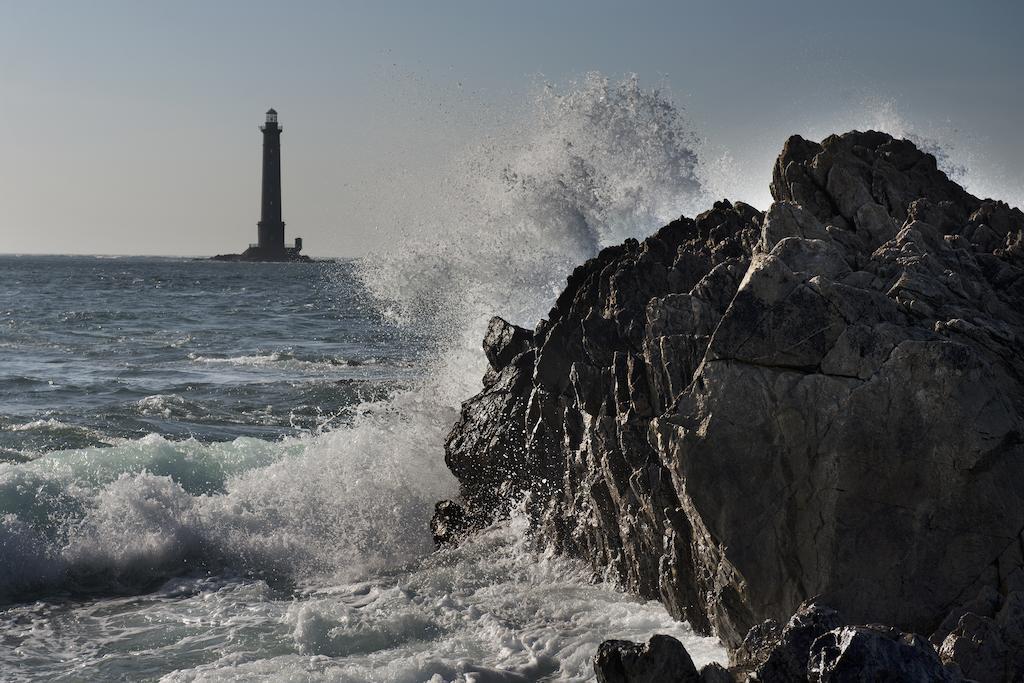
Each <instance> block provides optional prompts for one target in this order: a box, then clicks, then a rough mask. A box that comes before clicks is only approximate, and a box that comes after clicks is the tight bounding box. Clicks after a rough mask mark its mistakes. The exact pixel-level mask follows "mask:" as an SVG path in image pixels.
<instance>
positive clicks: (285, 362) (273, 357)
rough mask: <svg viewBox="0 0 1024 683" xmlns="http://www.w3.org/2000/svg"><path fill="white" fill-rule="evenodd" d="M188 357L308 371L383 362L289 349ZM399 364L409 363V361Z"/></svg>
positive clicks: (240, 364) (194, 361)
mask: <svg viewBox="0 0 1024 683" xmlns="http://www.w3.org/2000/svg"><path fill="white" fill-rule="evenodd" d="M188 358H189V360H190V361H192V362H193V363H204V364H207V365H234V366H239V367H255V368H263V367H275V368H280V369H286V370H297V371H306V372H319V371H323V370H331V369H337V368H358V367H363V366H367V365H379V364H381V363H382V361H381V359H379V358H374V357H368V358H339V357H335V356H322V357H319V358H300V357H298V356H295V355H292V354H291V353H289V352H287V351H274V352H271V353H257V354H250V355H242V356H204V355H201V354H198V353H194V352H193V353H189V354H188ZM399 364H400V365H402V364H404V365H408V364H409V363H399Z"/></svg>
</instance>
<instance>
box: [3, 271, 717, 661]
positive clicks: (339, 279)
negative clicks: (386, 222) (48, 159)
mask: <svg viewBox="0 0 1024 683" xmlns="http://www.w3.org/2000/svg"><path fill="white" fill-rule="evenodd" d="M357 267H358V266H357V264H353V263H351V262H341V263H334V264H330V263H323V264H277V265H275V264H230V263H214V262H206V261H194V260H185V259H152V258H95V257H29V256H24V257H14V256H0V292H2V299H0V321H2V322H0V388H2V389H0V392H2V393H0V605H2V606H0V671H2V672H3V673H2V674H0V678H4V679H8V678H9V679H11V680H15V679H16V680H56V681H95V680H167V681H194V680H240V681H241V680H255V679H261V680H263V679H267V680H297V681H304V680H325V681H428V680H429V681H456V680H459V681H470V680H475V681H533V680H587V679H589V678H590V677H591V676H592V671H591V664H590V662H591V658H592V657H593V654H594V651H595V648H596V646H597V644H598V643H599V642H600V641H601V640H603V639H604V638H607V637H631V638H647V637H648V636H649V635H651V634H652V633H654V632H671V633H675V634H676V635H678V636H680V637H681V638H684V639H685V640H686V642H687V643H688V644H689V645H690V646H691V651H692V653H693V654H694V656H695V659H697V660H698V661H707V660H709V659H713V658H721V656H722V654H723V653H722V651H721V649H720V648H719V646H718V644H717V643H716V642H715V641H713V640H709V639H703V638H698V637H695V636H693V635H692V634H691V633H690V632H689V631H688V629H687V627H686V626H685V625H684V624H680V623H677V622H674V621H673V620H671V619H670V618H669V617H668V615H667V614H666V613H665V611H664V610H663V609H662V608H661V607H660V606H659V605H656V604H641V603H639V602H637V601H636V600H634V599H632V598H630V597H628V596H626V595H624V594H622V593H620V592H618V591H616V590H615V589H614V588H613V587H611V586H608V585H595V584H593V583H592V582H591V577H590V575H589V573H588V572H587V571H585V570H584V569H583V568H582V567H580V566H577V565H575V564H573V563H571V562H567V561H564V560H560V559H555V558H547V557H545V556H544V555H543V553H538V551H537V550H535V549H531V548H528V547H526V545H524V541H523V540H522V539H523V537H524V533H523V529H521V528H519V525H520V523H519V522H518V521H515V520H513V521H512V522H510V523H508V524H506V525H504V526H502V527H500V528H496V529H493V530H491V531H490V532H489V533H487V534H485V535H483V536H482V537H481V538H479V539H476V540H475V541H473V542H472V543H471V544H468V545H467V546H465V547H463V548H460V549H457V550H449V551H445V552H442V553H433V548H432V544H431V541H430V537H429V533H428V530H427V529H428V527H427V525H428V522H429V516H430V514H431V512H432V508H433V504H434V502H435V501H436V500H438V499H440V498H443V497H446V496H450V495H452V494H453V493H454V492H455V482H454V480H453V479H452V478H451V476H450V475H449V474H448V472H447V471H446V470H445V468H444V465H443V458H442V453H443V451H442V449H441V444H442V442H443V438H444V435H445V433H446V432H447V430H448V428H450V426H451V424H452V423H453V422H454V420H455V418H456V407H457V401H453V400H452V399H451V398H450V397H452V396H455V395H456V394H458V393H460V392H463V393H464V392H465V391H466V388H467V387H470V386H472V382H468V381H467V380H466V378H465V377H456V378H454V379H453V380H452V382H451V383H450V384H449V383H442V384H444V386H449V388H448V389H447V390H442V389H440V388H439V386H440V385H439V384H437V382H436V381H433V384H432V383H431V382H432V380H429V377H430V376H431V373H434V374H435V375H437V373H438V372H441V371H439V370H437V368H435V367H433V365H432V358H433V355H432V354H433V350H434V349H437V348H438V339H437V337H436V335H435V337H434V338H432V339H428V338H427V337H425V336H423V335H421V334H419V333H418V332H417V330H418V329H420V328H419V327H418V326H417V325H408V326H406V327H404V328H398V327H396V326H395V325H394V324H392V323H390V322H388V321H387V320H386V319H385V318H384V317H383V316H382V315H381V314H379V313H378V312H377V311H378V310H386V308H387V307H386V306H380V305H379V304H371V303H370V301H369V298H368V296H367V294H366V293H365V291H364V289H363V286H362V284H361V281H362V280H361V279H360V278H359V277H356V270H357ZM478 372H479V368H478V367H477V366H476V365H473V364H471V365H470V367H469V368H468V369H467V370H466V372H465V375H466V376H467V377H468V376H470V375H473V374H476V375H477V376H479V375H478V374H477V373H478ZM475 381H478V380H475Z"/></svg>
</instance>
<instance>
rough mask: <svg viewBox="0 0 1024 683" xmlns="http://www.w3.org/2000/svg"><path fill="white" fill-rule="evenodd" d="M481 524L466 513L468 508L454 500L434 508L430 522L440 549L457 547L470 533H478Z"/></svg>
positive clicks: (444, 501) (432, 532)
mask: <svg viewBox="0 0 1024 683" xmlns="http://www.w3.org/2000/svg"><path fill="white" fill-rule="evenodd" d="M480 526H481V525H480V524H478V523H477V522H476V520H475V519H474V518H473V517H472V516H471V515H470V514H469V513H467V512H466V508H464V507H462V506H461V505H459V504H458V503H456V502H455V501H452V500H442V501H441V502H440V503H438V504H437V505H435V506H434V516H433V518H432V519H431V520H430V533H431V534H432V535H433V537H434V543H435V544H436V545H437V546H438V547H439V548H440V547H443V546H449V545H457V544H458V542H459V540H460V539H461V538H462V537H463V536H465V535H466V534H467V533H468V532H470V531H476V530H478V529H479V528H480Z"/></svg>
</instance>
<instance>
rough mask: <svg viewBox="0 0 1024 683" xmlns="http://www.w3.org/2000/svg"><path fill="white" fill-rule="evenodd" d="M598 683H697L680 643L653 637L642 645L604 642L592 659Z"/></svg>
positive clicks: (625, 641) (696, 674)
mask: <svg viewBox="0 0 1024 683" xmlns="http://www.w3.org/2000/svg"><path fill="white" fill-rule="evenodd" d="M594 673H595V674H596V675H597V680H598V681H599V683H698V681H700V680H701V678H700V674H699V673H698V671H697V667H695V666H694V665H693V660H692V659H690V654H689V653H688V652H687V651H686V648H685V647H683V644H682V643H680V642H679V641H678V640H676V639H675V638H673V637H672V636H666V635H655V636H652V637H651V639H650V640H649V641H647V642H646V643H634V642H631V641H628V640H606V641H604V642H603V643H601V646H600V647H599V648H598V650H597V656H596V657H595V658H594Z"/></svg>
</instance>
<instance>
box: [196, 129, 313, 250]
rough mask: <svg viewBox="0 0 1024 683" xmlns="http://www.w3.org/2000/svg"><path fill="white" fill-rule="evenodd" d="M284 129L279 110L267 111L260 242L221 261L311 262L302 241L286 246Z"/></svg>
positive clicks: (261, 130)
mask: <svg viewBox="0 0 1024 683" xmlns="http://www.w3.org/2000/svg"><path fill="white" fill-rule="evenodd" d="M281 130H282V128H281V126H280V125H279V124H278V122H277V111H275V110H274V109H268V110H267V118H266V120H265V121H264V122H263V125H262V126H260V132H262V133H263V186H262V191H261V193H260V220H259V222H258V223H257V224H256V233H257V240H258V241H257V242H256V244H250V245H249V248H248V249H246V250H245V251H244V252H242V253H241V254H220V255H218V256H214V257H213V258H214V259H215V260H217V261H309V260H310V259H309V258H308V257H306V256H303V255H302V254H301V252H302V238H301V237H296V238H295V244H291V245H289V244H285V243H284V221H283V220H281Z"/></svg>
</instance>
